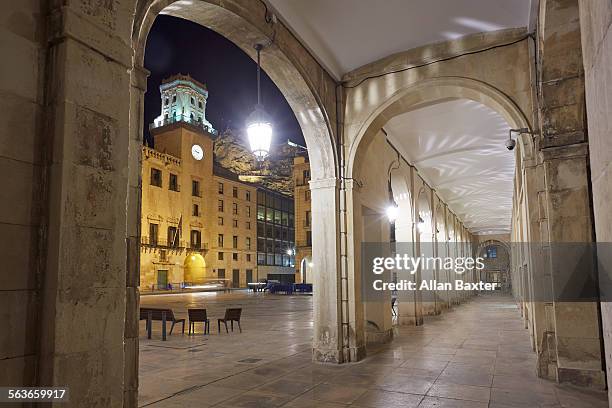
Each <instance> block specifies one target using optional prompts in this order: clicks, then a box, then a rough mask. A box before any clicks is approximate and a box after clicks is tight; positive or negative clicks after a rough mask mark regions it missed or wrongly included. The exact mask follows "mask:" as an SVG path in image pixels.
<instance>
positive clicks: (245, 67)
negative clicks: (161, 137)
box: [144, 15, 304, 145]
mask: <svg viewBox="0 0 612 408" xmlns="http://www.w3.org/2000/svg"><path fill="white" fill-rule="evenodd" d="M263 58H265V52H262V59H263ZM145 67H146V68H147V69H148V70H149V71H151V75H150V76H149V79H148V83H147V93H146V94H145V109H144V115H145V135H144V136H145V139H146V140H149V138H150V135H149V130H148V124H149V123H152V122H153V119H155V117H157V116H158V115H159V114H160V108H161V101H160V94H159V85H160V84H161V81H162V79H164V78H167V77H169V76H171V75H173V74H176V73H181V74H190V75H191V77H192V78H194V79H197V80H198V81H200V82H203V83H205V84H206V86H207V88H208V102H207V105H206V118H207V119H208V120H209V121H210V122H211V123H212V124H213V126H214V127H215V129H217V130H218V131H224V130H225V129H227V128H228V127H231V128H233V129H235V130H238V131H240V132H241V133H242V131H243V130H244V121H245V119H246V117H247V116H248V115H249V113H251V111H252V110H253V107H254V105H255V104H256V103H257V82H256V81H257V76H256V72H257V63H256V62H255V61H253V60H252V59H251V58H250V57H249V56H248V55H247V54H245V53H244V52H243V51H242V50H241V49H240V48H238V47H237V46H235V45H234V44H233V43H232V42H231V41H229V40H227V39H225V37H223V36H221V35H219V34H217V33H216V32H214V31H212V30H209V29H207V28H205V27H203V26H201V25H199V24H196V23H192V22H190V21H187V20H183V19H180V18H176V17H170V16H164V15H160V16H158V17H157V19H156V20H155V23H154V24H153V27H152V28H151V32H150V33H149V37H148V38H147V47H146V53H145ZM261 82H262V84H261V90H262V98H263V103H264V106H265V108H266V111H267V112H268V113H269V114H270V116H272V119H273V121H274V139H273V142H272V143H273V144H278V143H283V142H285V141H286V140H287V139H290V140H292V141H293V142H296V143H299V144H302V145H303V144H304V138H303V136H302V131H301V129H300V126H299V124H298V122H297V120H296V119H295V115H294V114H293V111H292V110H291V108H290V107H289V104H287V101H286V100H285V98H284V97H283V95H282V94H281V92H280V91H279V90H278V88H277V87H276V85H274V83H273V82H272V81H271V80H270V78H269V77H268V76H267V75H266V74H265V73H264V72H263V71H262V77H261Z"/></svg>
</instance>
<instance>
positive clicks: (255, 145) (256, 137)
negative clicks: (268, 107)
mask: <svg viewBox="0 0 612 408" xmlns="http://www.w3.org/2000/svg"><path fill="white" fill-rule="evenodd" d="M263 47H264V46H263V44H255V50H256V51H257V105H255V109H254V110H253V112H252V113H251V114H250V115H249V116H248V117H247V120H246V130H247V136H248V138H249V144H250V145H251V151H252V152H253V154H254V155H255V157H256V158H257V160H258V161H263V160H264V159H265V158H266V156H267V155H268V153H269V152H270V144H271V143H272V121H271V120H270V116H269V115H268V114H267V113H266V111H265V110H264V107H263V104H262V103H261V80H260V77H261V56H260V54H261V50H262V49H263Z"/></svg>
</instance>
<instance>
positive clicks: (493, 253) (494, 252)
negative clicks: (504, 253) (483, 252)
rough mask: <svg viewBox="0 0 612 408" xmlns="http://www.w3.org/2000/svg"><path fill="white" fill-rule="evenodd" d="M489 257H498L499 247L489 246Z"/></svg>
mask: <svg viewBox="0 0 612 408" xmlns="http://www.w3.org/2000/svg"><path fill="white" fill-rule="evenodd" d="M487 258H497V247H494V246H490V247H487Z"/></svg>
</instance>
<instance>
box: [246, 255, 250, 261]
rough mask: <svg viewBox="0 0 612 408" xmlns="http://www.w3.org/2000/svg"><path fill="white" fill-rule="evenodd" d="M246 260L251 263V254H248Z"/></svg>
mask: <svg viewBox="0 0 612 408" xmlns="http://www.w3.org/2000/svg"><path fill="white" fill-rule="evenodd" d="M246 260H247V262H251V254H246Z"/></svg>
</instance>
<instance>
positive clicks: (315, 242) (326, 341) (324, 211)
mask: <svg viewBox="0 0 612 408" xmlns="http://www.w3.org/2000/svg"><path fill="white" fill-rule="evenodd" d="M310 190H311V203H312V210H311V211H312V219H313V221H314V222H313V224H312V262H313V263H314V266H313V270H315V271H320V273H316V274H315V276H314V277H313V280H314V282H313V283H314V285H313V290H314V311H313V313H314V338H313V358H314V360H315V361H321V362H331V363H342V362H345V361H351V359H350V358H351V357H353V358H358V356H362V355H364V354H365V347H364V346H363V341H362V339H360V338H354V339H351V338H350V337H351V335H350V333H351V332H352V330H351V328H352V327H354V326H358V325H359V322H357V320H353V319H358V317H359V316H360V315H361V314H360V313H355V311H354V309H355V307H360V306H361V304H360V302H359V301H358V299H355V298H354V297H349V295H352V296H355V297H360V292H359V288H357V290H350V289H349V287H350V286H351V285H352V284H354V280H353V279H352V277H351V276H350V274H348V275H347V276H342V272H341V271H342V269H341V258H340V253H341V252H340V251H341V246H340V236H341V229H340V222H341V216H344V214H342V215H341V212H340V190H339V182H338V180H337V179H335V178H331V179H322V180H311V181H310ZM351 311H353V312H352V313H351ZM361 316H362V315H361ZM351 321H352V325H351ZM352 335H353V336H358V335H357V334H356V333H354V334H352Z"/></svg>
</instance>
